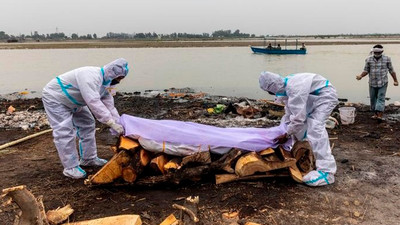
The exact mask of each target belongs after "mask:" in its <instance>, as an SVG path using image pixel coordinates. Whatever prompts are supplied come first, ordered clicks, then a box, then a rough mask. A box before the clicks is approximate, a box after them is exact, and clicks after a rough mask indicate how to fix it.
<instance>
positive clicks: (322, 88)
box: [259, 72, 338, 186]
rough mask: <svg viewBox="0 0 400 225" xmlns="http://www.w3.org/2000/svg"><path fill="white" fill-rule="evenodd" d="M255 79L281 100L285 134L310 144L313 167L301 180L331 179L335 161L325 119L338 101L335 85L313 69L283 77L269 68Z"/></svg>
mask: <svg viewBox="0 0 400 225" xmlns="http://www.w3.org/2000/svg"><path fill="white" fill-rule="evenodd" d="M259 82H260V87H261V89H263V90H265V91H268V92H270V93H274V94H275V95H276V96H277V97H278V98H279V100H280V101H283V102H284V103H285V115H284V116H283V117H282V120H281V123H284V124H286V125H287V134H288V135H289V136H291V137H293V136H295V137H296V138H297V140H305V139H307V140H308V141H309V142H310V144H311V147H312V148H313V152H314V156H315V159H316V167H317V170H316V171H311V172H309V173H308V174H307V175H306V176H304V177H303V181H304V182H305V183H306V184H307V185H310V186H322V185H327V184H332V183H334V182H335V178H334V174H335V173H336V162H335V159H334V157H333V155H332V152H331V148H330V145H329V136H328V132H327V131H326V129H325V121H326V120H327V118H328V117H329V116H330V114H331V113H332V111H333V109H334V108H335V107H336V105H337V104H338V99H337V94H336V89H335V88H334V87H333V86H332V84H331V83H330V82H329V81H328V80H327V79H326V78H324V77H323V76H321V75H318V74H313V73H298V74H292V75H289V76H287V77H286V78H283V77H281V76H279V75H277V74H274V73H271V72H262V73H261V76H260V79H259Z"/></svg>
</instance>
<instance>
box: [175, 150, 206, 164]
mask: <svg viewBox="0 0 400 225" xmlns="http://www.w3.org/2000/svg"><path fill="white" fill-rule="evenodd" d="M189 163H190V164H196V165H205V164H209V163H211V155H210V152H209V151H207V152H198V153H195V154H193V155H188V156H185V157H183V159H182V163H181V165H182V166H185V165H187V164H189Z"/></svg>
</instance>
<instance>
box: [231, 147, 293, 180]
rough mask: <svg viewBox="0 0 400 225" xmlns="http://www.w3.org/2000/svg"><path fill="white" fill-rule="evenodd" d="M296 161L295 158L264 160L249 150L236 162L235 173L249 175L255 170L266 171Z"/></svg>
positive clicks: (287, 165) (241, 175)
mask: <svg viewBox="0 0 400 225" xmlns="http://www.w3.org/2000/svg"><path fill="white" fill-rule="evenodd" d="M295 163H296V160H295V159H288V160H286V161H283V162H280V161H275V162H269V161H265V160H263V159H262V158H261V156H259V155H258V154H257V153H255V152H250V153H248V154H246V155H244V156H242V157H241V158H239V160H238V161H237V163H236V166H235V173H236V174H237V175H238V176H240V177H243V176H249V175H253V174H255V173H257V172H267V171H271V170H276V169H281V168H286V167H289V166H291V165H294V164H295Z"/></svg>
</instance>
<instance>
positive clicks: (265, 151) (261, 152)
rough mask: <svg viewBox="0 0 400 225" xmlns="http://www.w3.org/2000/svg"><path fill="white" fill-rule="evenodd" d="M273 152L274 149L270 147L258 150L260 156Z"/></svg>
mask: <svg viewBox="0 0 400 225" xmlns="http://www.w3.org/2000/svg"><path fill="white" fill-rule="evenodd" d="M274 153H275V150H274V149H272V148H267V149H264V150H262V151H260V153H259V154H260V155H261V156H264V155H270V154H274Z"/></svg>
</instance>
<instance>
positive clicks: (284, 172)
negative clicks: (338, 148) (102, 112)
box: [85, 136, 315, 186]
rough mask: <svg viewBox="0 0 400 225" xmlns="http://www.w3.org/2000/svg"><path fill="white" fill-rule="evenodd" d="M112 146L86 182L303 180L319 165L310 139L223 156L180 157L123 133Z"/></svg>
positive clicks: (149, 183) (95, 183)
mask: <svg viewBox="0 0 400 225" xmlns="http://www.w3.org/2000/svg"><path fill="white" fill-rule="evenodd" d="M111 149H112V151H113V152H114V153H115V154H114V156H113V157H112V158H111V159H110V161H109V162H108V163H107V164H106V165H104V166H103V167H102V168H101V169H100V170H99V171H98V172H97V173H96V174H94V175H91V176H89V177H88V179H86V180H85V184H87V185H97V184H110V183H118V184H121V183H122V184H135V185H146V186H151V185H156V184H161V183H172V184H179V183H180V182H181V181H184V180H192V181H199V180H201V178H202V177H203V176H206V175H210V174H213V175H215V179H216V183H217V184H221V183H226V182H232V181H238V180H247V179H260V178H265V177H284V176H291V177H292V178H293V179H294V180H295V181H297V182H300V183H301V182H302V176H303V175H304V174H306V173H308V172H309V171H311V170H313V169H314V168H315V160H314V156H313V152H312V150H311V147H310V145H309V143H308V142H306V141H299V142H296V143H295V145H294V146H293V148H292V150H291V152H288V151H285V150H284V149H283V148H282V147H278V148H276V149H272V148H268V149H265V150H263V151H260V152H249V151H245V150H240V149H236V148H233V149H232V150H231V151H229V152H228V153H226V154H224V155H222V156H221V155H215V154H212V153H210V152H208V151H207V152H199V153H196V154H193V155H189V156H185V157H177V156H172V155H167V154H164V153H157V154H155V153H152V152H150V151H147V150H145V149H144V148H143V147H142V146H141V145H140V144H139V143H138V142H137V141H136V140H134V139H130V138H127V137H122V136H121V137H120V138H119V140H118V142H117V144H116V146H112V147H111Z"/></svg>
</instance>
